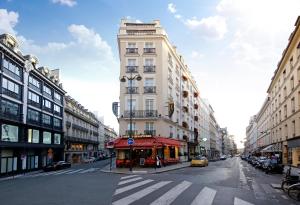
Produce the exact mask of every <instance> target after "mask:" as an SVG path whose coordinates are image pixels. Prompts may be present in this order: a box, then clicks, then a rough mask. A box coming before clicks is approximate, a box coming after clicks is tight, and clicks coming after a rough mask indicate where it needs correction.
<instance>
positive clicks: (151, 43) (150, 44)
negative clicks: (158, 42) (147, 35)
mask: <svg viewBox="0 0 300 205" xmlns="http://www.w3.org/2000/svg"><path fill="white" fill-rule="evenodd" d="M153 47H154V46H153V42H146V43H145V48H153Z"/></svg>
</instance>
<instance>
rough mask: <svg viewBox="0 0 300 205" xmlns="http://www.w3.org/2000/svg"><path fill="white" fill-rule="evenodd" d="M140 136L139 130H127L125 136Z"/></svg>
mask: <svg viewBox="0 0 300 205" xmlns="http://www.w3.org/2000/svg"><path fill="white" fill-rule="evenodd" d="M137 134H138V131H137V130H134V129H133V130H131V131H130V130H126V131H125V135H129V136H133V135H137Z"/></svg>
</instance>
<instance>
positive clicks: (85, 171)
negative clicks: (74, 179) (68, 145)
mask: <svg viewBox="0 0 300 205" xmlns="http://www.w3.org/2000/svg"><path fill="white" fill-rule="evenodd" d="M92 171H95V168H90V169H87V170H84V171H81V172H79V174H84V173H87V172H92Z"/></svg>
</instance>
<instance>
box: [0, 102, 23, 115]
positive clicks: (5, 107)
mask: <svg viewBox="0 0 300 205" xmlns="http://www.w3.org/2000/svg"><path fill="white" fill-rule="evenodd" d="M1 113H3V114H9V115H14V116H18V115H19V114H20V106H19V104H16V103H13V102H10V101H7V100H2V101H1Z"/></svg>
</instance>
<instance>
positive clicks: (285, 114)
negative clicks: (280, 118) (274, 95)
mask: <svg viewBox="0 0 300 205" xmlns="http://www.w3.org/2000/svg"><path fill="white" fill-rule="evenodd" d="M283 109H284V110H283V112H284V117H285V118H287V105H284V107H283Z"/></svg>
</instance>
